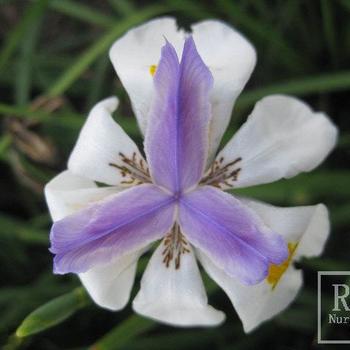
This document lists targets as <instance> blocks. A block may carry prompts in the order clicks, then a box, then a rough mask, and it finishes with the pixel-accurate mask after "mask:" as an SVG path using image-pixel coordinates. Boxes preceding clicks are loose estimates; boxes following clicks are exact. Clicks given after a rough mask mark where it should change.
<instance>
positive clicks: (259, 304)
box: [198, 252, 303, 333]
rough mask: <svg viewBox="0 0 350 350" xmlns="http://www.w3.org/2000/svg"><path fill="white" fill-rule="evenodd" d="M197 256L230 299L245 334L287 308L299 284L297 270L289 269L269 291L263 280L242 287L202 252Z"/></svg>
mask: <svg viewBox="0 0 350 350" xmlns="http://www.w3.org/2000/svg"><path fill="white" fill-rule="evenodd" d="M198 256H199V259H200V262H201V264H202V265H203V267H204V269H205V270H206V272H207V273H208V275H209V276H210V277H211V278H212V279H213V280H214V281H215V282H216V283H217V284H218V285H219V286H220V287H221V288H222V289H223V290H224V291H225V293H226V294H227V295H228V297H229V298H230V300H231V302H232V304H233V306H234V308H235V309H236V312H237V314H238V316H239V317H240V319H241V321H242V323H243V328H244V331H245V332H246V333H248V332H250V331H252V330H253V329H254V328H256V327H257V326H259V325H260V324H261V323H262V322H264V321H266V320H268V319H270V318H272V317H273V316H275V315H277V314H278V313H279V312H281V311H282V310H284V309H285V308H287V307H288V305H289V304H290V303H291V302H292V301H293V300H294V298H295V297H296V295H297V294H298V291H299V289H300V288H301V286H302V283H303V281H302V274H301V272H300V271H297V270H295V269H294V268H290V269H288V270H287V271H286V273H285V274H284V275H283V276H282V278H281V279H280V281H279V283H278V285H277V286H276V288H275V289H274V290H273V291H272V290H271V286H270V285H269V284H268V283H267V282H266V281H263V282H261V283H259V284H257V285H253V286H246V285H243V284H240V283H239V281H237V280H234V279H232V278H231V277H229V276H228V275H227V274H225V272H224V271H223V270H221V269H219V268H217V267H216V265H214V264H213V263H212V262H211V261H210V259H209V258H208V257H207V256H205V255H204V254H203V253H202V252H200V253H199V254H198Z"/></svg>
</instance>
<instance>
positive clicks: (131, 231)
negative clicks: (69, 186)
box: [50, 184, 174, 274]
mask: <svg viewBox="0 0 350 350" xmlns="http://www.w3.org/2000/svg"><path fill="white" fill-rule="evenodd" d="M173 221H174V200H173V198H172V197H170V196H169V195H167V194H165V193H164V192H163V191H162V190H160V189H159V188H157V187H156V186H153V185H149V184H147V185H139V186H137V187H134V188H131V189H128V190H125V191H123V192H120V193H117V194H115V195H111V196H109V197H108V198H106V199H104V200H102V201H99V202H97V203H96V204H93V205H90V206H89V207H87V208H86V209H83V210H81V211H79V212H77V213H75V214H73V215H70V216H68V217H66V218H64V219H62V220H59V221H57V222H55V223H54V224H53V226H52V229H51V234H50V240H51V248H50V250H51V252H52V253H54V254H55V255H56V256H55V259H54V272H55V273H60V274H64V273H68V272H74V273H81V272H85V271H87V270H88V269H90V268H92V267H95V266H98V265H103V264H107V263H108V262H110V261H111V260H112V259H114V258H117V257H118V256H119V257H121V256H124V255H125V254H128V253H131V252H133V251H136V250H138V249H142V248H143V247H146V246H147V245H148V244H149V243H151V242H153V241H154V240H157V239H159V238H161V237H163V235H164V234H165V233H166V232H168V231H169V230H170V228H171V226H172V224H173Z"/></svg>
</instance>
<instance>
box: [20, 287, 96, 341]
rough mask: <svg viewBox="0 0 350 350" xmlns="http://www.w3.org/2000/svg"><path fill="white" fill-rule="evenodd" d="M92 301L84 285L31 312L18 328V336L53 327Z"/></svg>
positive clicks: (25, 335)
mask: <svg viewBox="0 0 350 350" xmlns="http://www.w3.org/2000/svg"><path fill="white" fill-rule="evenodd" d="M89 303H90V299H89V297H88V295H87V294H86V292H85V290H84V289H83V288H82V287H79V288H76V289H74V290H73V291H72V292H70V293H67V294H64V295H62V296H60V297H58V298H55V299H53V300H51V301H49V302H48V303H46V304H44V305H42V306H40V307H39V308H38V309H36V310H34V311H33V312H32V313H30V314H29V315H28V316H27V317H26V318H25V319H24V320H23V322H22V323H21V325H20V326H19V327H18V328H17V330H16V335H17V337H20V338H21V337H27V336H29V335H33V334H36V333H39V332H42V331H44V330H46V329H48V328H51V327H53V326H55V325H57V324H59V323H61V322H62V321H64V320H65V319H67V318H68V317H69V316H71V315H72V314H73V313H75V312H76V311H78V310H79V309H81V308H83V307H84V306H86V305H88V304H89Z"/></svg>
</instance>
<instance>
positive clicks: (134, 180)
mask: <svg viewBox="0 0 350 350" xmlns="http://www.w3.org/2000/svg"><path fill="white" fill-rule="evenodd" d="M119 157H120V160H121V163H122V165H119V164H116V163H109V165H110V166H112V167H114V168H117V169H118V170H119V172H120V174H121V176H122V177H123V178H125V180H123V181H122V182H121V184H123V185H139V184H142V183H150V182H151V176H150V173H149V169H148V166H147V164H146V163H145V162H144V160H143V159H142V158H141V157H140V158H139V159H138V157H137V154H136V152H134V153H133V154H132V157H131V158H128V157H126V156H125V155H124V154H123V153H119Z"/></svg>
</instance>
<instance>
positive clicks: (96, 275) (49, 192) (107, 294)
mask: <svg viewBox="0 0 350 350" xmlns="http://www.w3.org/2000/svg"><path fill="white" fill-rule="evenodd" d="M118 191H120V189H119V188H118V187H100V188H98V187H97V186H96V184H95V183H94V182H93V181H91V180H89V179H86V178H83V177H81V176H77V175H74V174H72V173H71V172H70V171H69V170H66V171H63V172H62V173H60V174H59V175H57V176H56V177H55V178H54V179H52V180H51V181H50V182H49V183H48V184H47V185H46V186H45V196H46V201H47V204H48V207H49V210H50V213H51V216H52V219H53V220H54V221H57V220H60V219H63V218H64V217H65V216H67V215H70V214H73V213H74V212H76V211H77V210H79V209H81V208H83V207H85V206H87V205H89V204H91V203H92V202H94V201H98V200H101V199H103V198H104V197H106V196H108V195H110V194H113V193H116V192H118ZM141 253H142V251H138V252H135V253H133V254H130V255H127V256H125V257H123V258H120V259H115V260H114V261H112V262H111V263H110V264H107V265H105V266H99V267H96V268H93V269H90V270H89V271H87V272H85V273H82V274H79V277H80V279H81V281H82V283H83V285H84V287H85V288H86V290H87V291H88V293H89V294H90V296H91V298H92V299H93V300H94V301H95V303H96V304H98V305H100V306H101V307H104V308H107V309H111V310H119V309H122V308H123V307H124V306H125V305H126V303H127V302H128V300H129V298H130V291H131V288H132V285H133V283H134V279H135V273H136V266H137V260H138V258H139V256H140V255H141Z"/></svg>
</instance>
